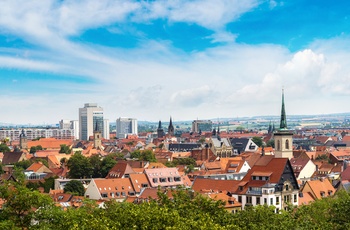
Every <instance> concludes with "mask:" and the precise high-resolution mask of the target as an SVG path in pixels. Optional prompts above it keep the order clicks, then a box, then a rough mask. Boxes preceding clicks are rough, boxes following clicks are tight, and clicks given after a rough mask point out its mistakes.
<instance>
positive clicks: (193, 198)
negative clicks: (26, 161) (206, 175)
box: [0, 181, 350, 230]
mask: <svg viewBox="0 0 350 230" xmlns="http://www.w3.org/2000/svg"><path fill="white" fill-rule="evenodd" d="M77 182H79V181H77ZM72 183H73V182H72ZM74 183H76V182H74ZM79 183H80V182H79ZM158 196H159V197H158V199H156V200H151V201H149V202H144V203H141V204H134V203H118V202H116V201H113V200H110V201H107V202H105V206H104V208H103V209H101V208H98V206H97V205H96V204H95V203H94V202H93V201H90V200H86V201H84V203H83V206H82V207H80V208H78V209H76V208H70V207H68V208H67V209H66V210H62V209H61V208H60V207H56V206H55V205H54V204H53V202H52V200H51V198H50V197H49V196H48V195H44V194H40V193H39V192H38V191H31V190H30V189H28V188H26V187H25V186H24V185H23V184H22V183H16V182H5V183H4V184H1V185H0V197H1V198H3V199H4V200H5V203H4V204H3V206H2V207H3V208H2V212H0V229H106V230H107V229H195V230H196V229H198V230H199V229H244V230H250V229H253V230H258V229H276V230H279V229H282V230H284V229H286V230H287V229H330V230H331V229H332V230H333V229H335V230H337V229H339V230H340V229H350V219H349V218H348V213H349V211H350V205H349V204H350V195H349V193H347V192H345V191H339V192H338V193H336V195H335V196H333V197H328V198H324V199H321V200H317V201H315V202H313V203H311V204H310V205H302V206H299V207H291V208H290V209H289V211H284V210H281V211H280V213H279V214H277V213H274V212H273V211H274V209H275V208H274V207H273V206H267V205H263V206H254V207H246V209H245V210H243V211H239V212H237V213H235V214H233V213H230V212H228V211H226V210H225V209H224V203H223V202H221V201H213V200H210V199H208V198H206V197H204V196H202V195H200V194H197V193H194V192H192V191H190V190H177V191H173V192H172V199H169V198H168V196H167V195H165V193H164V192H163V191H162V190H159V192H158Z"/></svg>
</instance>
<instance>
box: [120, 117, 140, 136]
mask: <svg viewBox="0 0 350 230" xmlns="http://www.w3.org/2000/svg"><path fill="white" fill-rule="evenodd" d="M116 130H117V137H118V138H125V137H126V136H127V135H128V134H136V135H137V119H135V118H126V117H119V118H118V119H117V121H116Z"/></svg>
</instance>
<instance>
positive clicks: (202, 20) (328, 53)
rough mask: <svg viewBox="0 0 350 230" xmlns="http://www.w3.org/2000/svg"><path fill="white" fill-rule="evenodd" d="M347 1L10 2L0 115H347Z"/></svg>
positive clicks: (0, 44)
mask: <svg viewBox="0 0 350 230" xmlns="http://www.w3.org/2000/svg"><path fill="white" fill-rule="evenodd" d="M349 8H350V6H349V4H347V2H346V1H339V2H337V4H334V3H332V2H330V1H326V0H319V1H307V2H305V1H302V0H296V1H293V2H284V1H273V0H271V1H258V0H247V1H238V0H235V1H228V0H218V1H209V0H207V1H185V0H178V1H131V0H125V1H109V0H105V1H55V0H51V1H45V2H44V3H43V2H32V1H20V0H14V1H5V2H2V3H0V80H1V81H2V83H3V86H4V87H3V89H2V91H1V94H0V95H1V96H2V98H3V107H4V109H3V112H1V113H0V123H12V124H28V123H31V124H43V123H47V124H54V123H57V122H58V121H59V120H61V119H70V120H78V109H79V108H80V107H81V105H83V104H84V103H98V105H100V106H101V107H102V108H104V117H106V118H108V119H110V120H111V121H114V120H115V119H116V118H118V117H135V118H137V119H138V120H140V121H141V120H150V121H157V120H162V121H168V120H169V118H170V116H172V117H173V118H174V120H175V121H176V120H195V119H197V118H198V119H211V118H215V117H245V116H248V117H249V116H260V115H278V114H279V113H280V101H281V89H282V88H284V90H285V102H286V113H287V116H288V115H296V114H305V115H308V114H315V115H316V114H332V113H346V112H350V108H348V107H347V101H348V99H349V98H350V95H349V91H348V88H350V75H349V74H348V73H349V72H350V65H348V62H349V61H348V60H350V52H349V46H348V45H347V44H348V43H349V42H350V36H349V28H350V27H349V26H350V22H349V16H350V15H349V12H350V11H349V10H350V9H349Z"/></svg>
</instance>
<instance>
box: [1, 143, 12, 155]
mask: <svg viewBox="0 0 350 230" xmlns="http://www.w3.org/2000/svg"><path fill="white" fill-rule="evenodd" d="M10 151H11V150H10V148H9V147H8V146H7V145H6V144H0V152H1V153H6V152H10Z"/></svg>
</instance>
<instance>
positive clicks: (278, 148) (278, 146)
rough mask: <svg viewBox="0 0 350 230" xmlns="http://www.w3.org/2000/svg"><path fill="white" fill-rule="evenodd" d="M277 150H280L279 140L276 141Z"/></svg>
mask: <svg viewBox="0 0 350 230" xmlns="http://www.w3.org/2000/svg"><path fill="white" fill-rule="evenodd" d="M277 150H281V142H280V141H279V140H278V141H277Z"/></svg>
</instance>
